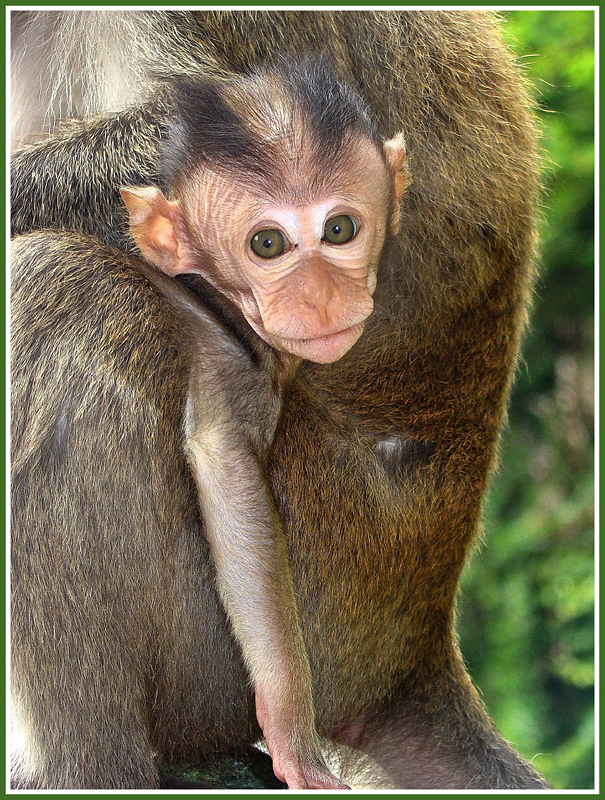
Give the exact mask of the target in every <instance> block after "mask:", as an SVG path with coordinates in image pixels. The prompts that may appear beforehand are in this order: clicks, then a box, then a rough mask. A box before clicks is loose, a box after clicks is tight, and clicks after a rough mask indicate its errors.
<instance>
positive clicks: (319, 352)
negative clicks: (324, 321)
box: [271, 322, 364, 364]
mask: <svg viewBox="0 0 605 800" xmlns="http://www.w3.org/2000/svg"><path fill="white" fill-rule="evenodd" d="M363 327H364V323H363V322H359V323H357V325H351V327H350V328H345V329H344V330H342V331H338V333H331V334H328V335H327V336H318V337H316V338H314V339H284V338H281V337H280V338H279V339H278V338H277V337H275V339H274V340H273V341H272V342H271V344H272V345H273V346H274V347H276V348H277V349H278V350H285V351H286V352H287V353H292V355H295V356H300V358H304V359H305V360H306V361H314V362H315V363H316V364H331V363H332V362H334V361H338V359H339V358H342V357H343V356H344V355H345V354H346V353H348V352H349V350H350V349H351V347H353V345H354V344H355V342H356V341H357V340H358V339H359V337H360V336H361V334H362V332H363Z"/></svg>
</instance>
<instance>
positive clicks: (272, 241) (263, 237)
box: [250, 229, 286, 258]
mask: <svg viewBox="0 0 605 800" xmlns="http://www.w3.org/2000/svg"><path fill="white" fill-rule="evenodd" d="M250 247H251V248H252V250H253V251H254V252H255V253H256V255H257V256H260V257H261V258H277V257H278V256H281V255H282V254H283V253H285V252H286V240H285V238H284V235H283V233H282V232H281V231H278V230H274V229H269V230H266V231H259V232H258V233H256V234H254V236H253V237H252V240H251V241H250Z"/></svg>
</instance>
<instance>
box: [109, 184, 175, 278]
mask: <svg viewBox="0 0 605 800" xmlns="http://www.w3.org/2000/svg"><path fill="white" fill-rule="evenodd" d="M120 194H121V195H122V199H123V200H124V203H125V204H126V208H127V209H128V213H129V215H130V232H131V233H132V236H133V238H134V240H135V242H136V243H137V246H138V248H139V250H140V251H141V253H142V254H143V256H144V258H145V259H146V260H147V261H149V262H150V263H151V264H153V265H154V266H156V267H158V268H159V269H161V270H162V272H165V273H167V274H168V275H176V274H178V273H180V272H184V271H186V267H185V266H184V265H183V263H182V262H183V259H184V253H185V252H186V248H185V247H184V246H183V245H184V242H183V235H184V234H183V231H184V225H183V215H182V212H181V208H180V205H179V203H178V202H177V201H174V200H167V199H166V198H165V197H164V195H163V194H162V192H161V190H160V189H158V188H157V187H155V186H144V187H138V186H137V187H128V188H123V189H120Z"/></svg>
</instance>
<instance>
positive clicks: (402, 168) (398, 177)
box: [384, 132, 409, 236]
mask: <svg viewBox="0 0 605 800" xmlns="http://www.w3.org/2000/svg"><path fill="white" fill-rule="evenodd" d="M384 154H385V157H386V160H387V164H388V165H389V168H390V170H391V172H392V173H393V184H394V190H395V196H394V198H393V207H392V209H391V221H390V231H391V233H392V234H393V236H395V235H396V234H398V233H399V214H400V211H401V198H402V197H403V192H404V190H405V188H406V187H407V185H408V183H409V176H408V170H407V164H406V159H405V138H404V136H403V133H401V132H400V133H398V134H397V135H396V136H394V137H393V138H392V139H389V140H388V142H385V143H384Z"/></svg>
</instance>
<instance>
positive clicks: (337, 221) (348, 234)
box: [323, 214, 357, 244]
mask: <svg viewBox="0 0 605 800" xmlns="http://www.w3.org/2000/svg"><path fill="white" fill-rule="evenodd" d="M356 233H357V225H356V224H355V220H354V219H352V218H351V217H350V216H349V215H348V214H340V215H339V216H338V217H332V219H329V220H328V221H327V222H326V227H325V228H324V236H323V238H324V241H326V242H330V244H346V243H347V242H350V241H351V239H353V238H354V236H355V234H356Z"/></svg>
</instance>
